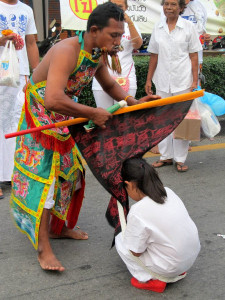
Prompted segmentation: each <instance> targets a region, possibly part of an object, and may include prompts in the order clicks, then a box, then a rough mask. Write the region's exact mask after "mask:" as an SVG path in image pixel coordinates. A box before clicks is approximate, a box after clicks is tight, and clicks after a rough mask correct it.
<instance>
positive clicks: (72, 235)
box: [49, 226, 88, 240]
mask: <svg viewBox="0 0 225 300" xmlns="http://www.w3.org/2000/svg"><path fill="white" fill-rule="evenodd" d="M49 237H50V238H52V239H60V238H68V239H74V240H87V239H88V234H87V233H86V232H84V231H82V230H80V229H76V230H73V229H69V228H67V227H66V226H64V227H63V229H62V232H61V234H60V235H56V234H54V233H52V232H50V233H49Z"/></svg>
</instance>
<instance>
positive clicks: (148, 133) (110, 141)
mask: <svg viewBox="0 0 225 300" xmlns="http://www.w3.org/2000/svg"><path fill="white" fill-rule="evenodd" d="M191 103H192V101H186V102H181V103H175V104H170V105H166V106H162V107H155V108H150V109H144V110H139V111H134V112H130V113H125V114H121V115H115V116H113V118H112V119H110V120H109V121H108V122H107V124H106V126H107V128H106V129H100V128H95V129H93V130H92V131H91V132H86V131H85V130H84V128H83V125H84V124H79V125H73V126H71V127H69V130H70V133H71V135H72V136H73V138H74V140H75V142H76V143H77V145H78V148H79V149H80V151H81V153H82V155H83V156H84V158H85V160H86V162H87V164H88V166H89V168H90V170H91V171H92V172H93V174H94V176H95V177H96V178H97V180H98V181H99V182H100V183H101V184H102V186H103V187H104V188H105V189H106V190H107V191H108V192H109V193H110V194H111V195H112V198H111V199H110V202H109V205H108V209H107V211H106V218H107V220H108V222H109V224H110V225H112V226H113V227H114V228H115V233H116V234H117V233H118V232H120V230H121V229H120V221H119V215H118V209H117V203H116V201H117V200H119V202H120V203H121V204H122V206H123V209H124V213H125V216H127V213H128V210H129V203H128V197H127V193H126V190H125V189H124V186H123V183H122V179H121V167H122V163H123V161H124V160H125V159H127V158H131V157H136V156H140V157H141V156H143V155H144V154H145V153H146V152H147V151H148V150H149V149H151V148H152V147H154V146H155V145H157V144H158V143H159V142H160V141H162V140H163V139H164V138H165V137H167V136H168V135H169V134H170V133H171V132H172V131H173V130H174V129H175V128H176V127H177V126H178V125H179V123H180V122H181V121H182V120H183V118H184V117H185V115H186V113H187V112H188V110H189V108H190V105H191Z"/></svg>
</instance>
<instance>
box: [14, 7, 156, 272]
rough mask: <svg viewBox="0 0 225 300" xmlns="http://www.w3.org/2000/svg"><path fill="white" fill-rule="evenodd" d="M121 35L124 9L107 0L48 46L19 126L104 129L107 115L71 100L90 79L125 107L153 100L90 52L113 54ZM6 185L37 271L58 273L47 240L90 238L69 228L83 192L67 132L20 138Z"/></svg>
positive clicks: (79, 165)
mask: <svg viewBox="0 0 225 300" xmlns="http://www.w3.org/2000/svg"><path fill="white" fill-rule="evenodd" d="M123 32H124V14H123V11H122V10H121V9H120V8H119V7H118V6H116V5H115V4H113V3H111V2H107V3H104V4H102V5H99V6H97V8H96V9H95V10H94V11H93V12H92V13H91V15H90V17H89V20H88V24H87V32H85V33H84V34H83V35H81V36H80V37H73V38H69V39H66V40H63V41H61V42H60V43H58V44H57V45H55V46H54V47H53V48H51V49H50V50H49V51H48V53H47V54H46V55H45V57H44V58H43V60H42V62H41V63H40V64H39V65H38V67H37V68H36V69H35V71H34V73H33V75H32V78H31V80H30V82H29V83H28V85H27V86H26V93H25V95H26V99H25V105H24V107H23V111H22V115H21V119H20V123H19V130H23V129H27V128H28V127H37V126H41V125H46V124H52V123H55V122H58V121H62V120H65V119H68V118H70V117H78V116H79V117H85V118H88V119H91V120H93V122H94V123H95V124H96V125H98V126H100V127H101V128H105V127H106V125H105V123H106V121H107V120H108V119H109V118H111V117H112V115H111V114H110V113H109V112H107V111H106V110H104V109H102V108H93V107H88V106H86V105H82V104H79V103H77V101H78V98H77V97H78V96H79V95H80V93H81V91H82V89H83V88H84V87H85V86H86V85H87V84H88V83H89V82H90V81H91V80H92V78H93V76H95V77H96V78H97V80H98V81H99V82H100V84H101V85H102V87H103V89H104V90H105V91H106V92H107V93H109V94H110V96H111V97H113V98H114V99H117V100H122V99H127V103H128V105H134V104H137V103H139V102H144V101H148V100H151V99H157V98H158V97H157V96H147V97H144V98H142V99H140V100H139V101H137V100H135V99H134V98H133V97H132V96H129V95H127V93H126V92H125V91H124V90H123V89H122V88H121V87H120V86H119V85H118V84H117V83H116V82H115V81H114V80H113V79H112V78H111V77H110V75H109V73H108V70H107V66H106V64H105V63H104V60H103V59H100V57H97V56H96V55H95V56H94V55H92V54H91V53H93V49H94V48H96V47H97V48H99V49H107V51H108V53H109V54H110V55H116V52H117V49H118V47H119V45H120V39H121V36H122V34H123ZM94 52H95V51H94ZM98 52H99V53H101V51H97V53H98ZM95 54H96V52H95ZM12 182H13V185H12V196H11V211H12V214H13V217H14V219H15V222H16V225H17V227H18V228H19V229H20V230H21V231H22V232H24V233H25V234H27V236H28V237H29V239H30V240H31V242H32V244H33V246H34V247H35V249H38V260H39V263H40V265H41V267H42V268H43V269H45V270H57V271H64V269H65V268H64V267H63V266H62V264H61V263H60V262H59V261H58V259H57V258H56V257H55V255H54V253H53V251H52V248H51V245H50V242H49V237H52V238H59V237H68V238H73V239H87V238H88V236H87V234H86V233H84V232H82V231H80V230H79V231H78V230H73V228H74V226H75V224H76V222H77V219H78V215H79V211H80V208H81V205H82V200H83V195H84V170H83V166H82V162H81V156H80V154H79V150H78V149H77V147H76V145H75V143H74V141H73V139H72V137H71V135H70V134H69V131H68V129H67V128H58V129H52V130H45V131H43V132H41V133H33V134H27V135H25V136H21V137H18V138H17V145H16V152H15V168H14V172H13V177H12ZM50 212H51V215H52V219H51V223H50V226H49V221H50Z"/></svg>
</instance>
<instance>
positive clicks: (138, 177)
mask: <svg viewBox="0 0 225 300" xmlns="http://www.w3.org/2000/svg"><path fill="white" fill-rule="evenodd" d="M121 175H122V179H123V181H134V182H136V183H137V187H138V189H139V190H140V191H142V193H144V194H145V195H147V196H149V197H150V198H151V199H152V200H154V201H155V202H157V203H160V204H163V203H164V202H165V198H166V197H167V194H166V190H165V188H164V186H163V184H162V181H161V180H160V178H159V176H158V173H157V172H156V170H155V169H154V168H153V167H152V166H151V165H149V164H148V163H147V162H146V161H145V160H144V159H143V158H129V159H127V160H125V161H124V162H123V166H122V170H121Z"/></svg>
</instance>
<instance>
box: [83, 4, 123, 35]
mask: <svg viewBox="0 0 225 300" xmlns="http://www.w3.org/2000/svg"><path fill="white" fill-rule="evenodd" d="M109 19H114V20H116V21H124V12H123V10H122V9H121V8H119V6H117V5H116V4H114V3H112V2H105V3H103V4H100V5H98V6H97V7H96V8H95V9H94V10H93V11H92V13H91V14H90V16H89V18H88V22H87V31H90V28H91V26H93V25H96V26H97V27H98V28H99V29H103V28H104V27H107V26H108V25H109Z"/></svg>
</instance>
